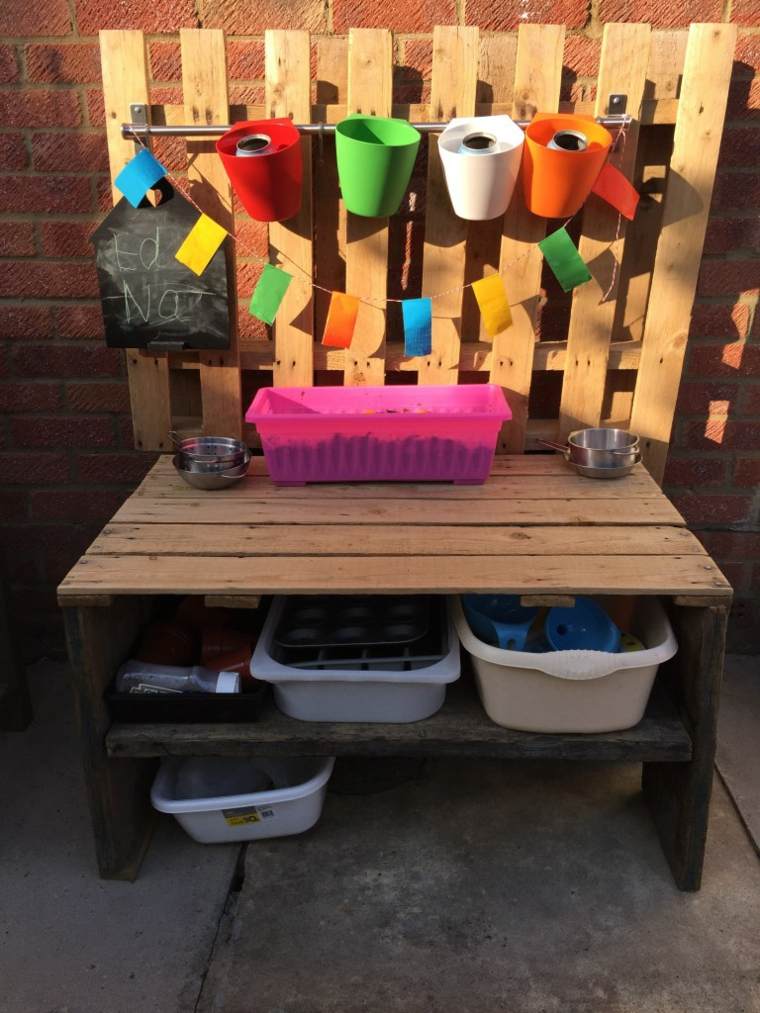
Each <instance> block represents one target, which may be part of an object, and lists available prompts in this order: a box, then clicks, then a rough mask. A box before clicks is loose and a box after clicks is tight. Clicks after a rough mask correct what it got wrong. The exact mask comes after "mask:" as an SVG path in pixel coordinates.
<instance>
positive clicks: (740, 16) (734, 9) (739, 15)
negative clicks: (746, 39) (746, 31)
mask: <svg viewBox="0 0 760 1013" xmlns="http://www.w3.org/2000/svg"><path fill="white" fill-rule="evenodd" d="M731 20H732V21H733V22H734V23H735V24H737V25H745V26H746V27H747V28H757V27H758V26H760V8H759V7H758V5H757V0H732V3H731Z"/></svg>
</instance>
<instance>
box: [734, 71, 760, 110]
mask: <svg viewBox="0 0 760 1013" xmlns="http://www.w3.org/2000/svg"><path fill="white" fill-rule="evenodd" d="M758 109H760V76H759V77H756V78H754V79H753V80H752V81H745V80H741V79H740V80H738V81H732V82H731V86H730V88H729V89H728V108H727V110H726V116H727V117H728V119H729V120H734V119H742V120H743V119H757V110H758Z"/></svg>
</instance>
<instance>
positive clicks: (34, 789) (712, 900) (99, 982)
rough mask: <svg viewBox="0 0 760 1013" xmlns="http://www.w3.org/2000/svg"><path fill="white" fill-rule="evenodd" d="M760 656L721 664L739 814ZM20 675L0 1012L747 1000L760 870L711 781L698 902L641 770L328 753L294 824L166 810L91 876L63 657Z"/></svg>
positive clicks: (541, 1011)
mask: <svg viewBox="0 0 760 1013" xmlns="http://www.w3.org/2000/svg"><path fill="white" fill-rule="evenodd" d="M757 663H758V659H741V660H733V661H732V663H731V665H730V670H729V678H728V682H727V692H726V696H725V701H726V706H725V708H724V711H723V716H722V723H723V722H725V733H724V734H723V735H722V743H721V756H720V762H721V765H722V772H723V776H724V777H725V778H726V783H727V785H728V787H729V789H730V791H731V793H732V795H733V797H734V798H735V799H736V800H737V801H738V802H739V803H740V804H741V805H744V806H750V807H752V806H755V805H756V804H757V796H756V795H753V794H752V792H753V791H754V790H755V788H756V787H757V785H758V784H760V769H759V766H758V765H760V751H758V748H757V743H758V741H760V713H758V708H757V706H756V703H754V704H753V702H752V701H753V700H754V701H757V699H758V697H759V696H760V673H758V671H757V667H758V666H757ZM31 675H32V678H31V682H32V695H33V702H34V706H35V721H34V724H33V725H32V727H31V728H30V730H29V731H28V732H26V733H23V734H20V735H19V734H16V735H0V770H1V771H2V774H1V775H0V811H2V813H3V815H4V820H3V830H2V832H0V859H1V861H0V940H2V943H1V944H0V1011H2V1013H91V1011H92V1013H96V1011H97V1013H154V1011H155V1013H175V1011H176V1013H191V1011H192V1013H196V1011H197V1013H212V1011H213V1013H217V1011H219V1013H359V1011H369V1013H375V1011H378V1013H380V1011H382V1013H393V1011H399V1013H492V1011H497V1010H498V1011H504V1013H587V1011H588V1013H591V1011H592V1010H593V1011H594V1013H596V1011H599V1013H682V1011H683V1013H703V1011H704V1013H706V1011H709V1013H758V1011H760V929H759V927H760V863H758V858H757V853H756V851H755V849H754V847H753V845H752V843H751V840H750V838H749V837H748V835H747V833H746V830H745V826H744V825H743V823H742V820H740V818H739V816H738V815H737V812H736V810H735V808H734V806H733V805H732V803H731V799H730V798H729V796H728V794H727V792H726V790H725V788H724V787H723V784H722V783H721V781H720V780H719V779H716V790H715V796H714V805H713V812H712V821H711V828H710V837H709V841H708V852H707V864H706V869H705V877H704V886H703V889H702V891H701V892H700V893H698V894H682V893H680V892H679V891H677V890H676V889H675V887H674V886H673V882H672V879H671V877H670V873H669V871H668V869H667V866H666V864H665V860H664V858H663V856H662V853H661V851H660V848H659V845H658V843H657V840H656V837H655V834H654V830H653V828H652V825H651V823H650V821H649V818H648V816H647V814H646V812H645V811H644V808H643V805H642V803H641V800H640V797H639V795H638V784H639V771H638V769H637V768H635V767H604V766H597V765H585V764H577V765H571V764H555V763H552V764H549V763H533V764H509V765H505V764H499V763H495V762H491V761H480V762H468V763H462V762H454V761H443V760H433V761H428V762H427V763H426V764H424V765H421V764H419V763H418V764H414V765H411V766H408V767H405V765H404V764H401V763H399V764H396V765H394V768H393V769H392V770H391V771H390V772H389V776H388V777H387V778H386V779H385V780H383V779H382V778H381V779H375V780H374V781H373V780H372V779H370V781H369V782H366V781H365V780H364V779H362V778H361V777H357V776H356V774H355V769H354V770H353V771H352V769H346V767H345V766H344V768H343V770H342V771H341V770H340V769H339V768H336V776H335V778H334V779H333V788H334V789H335V790H333V791H331V793H330V794H329V795H328V798H327V802H326V805H325V810H324V814H323V819H322V822H321V824H320V825H319V827H318V828H316V829H315V830H314V831H312V832H310V833H309V834H307V835H304V836H303V837H300V838H291V839H286V840H281V841H271V842H260V843H257V844H255V845H251V846H249V847H248V848H247V849H245V848H243V849H240V848H237V847H231V846H230V847H222V846H208V845H206V846H204V845H197V844H194V843H193V842H191V841H190V840H189V839H188V838H187V837H185V835H184V834H183V833H182V831H181V830H179V828H178V827H177V826H176V824H175V823H174V821H173V820H171V819H169V818H164V819H162V822H161V823H160V826H159V831H158V833H157V835H156V837H155V839H154V841H153V844H152V846H151V849H150V851H149V853H148V856H147V858H146V861H145V863H144V865H143V868H142V872H141V875H140V878H139V880H138V881H137V882H136V883H135V884H125V883H105V882H101V881H100V880H99V879H97V876H96V873H95V865H94V857H93V851H92V844H91V840H90V830H89V822H88V818H87V814H86V807H85V801H84V789H83V784H82V777H81V774H80V770H79V761H78V755H77V742H76V733H75V729H74V723H73V716H72V710H71V705H70V697H69V695H68V692H67V686H66V684H65V683H66V676H65V670H64V669H63V667H62V666H60V665H58V666H56V665H51V664H44V665H39V666H37V667H36V668H35V669H34V670H33V671H32V673H31ZM753 676H754V679H753ZM753 707H754V710H753ZM752 714H754V720H755V722H756V723H755V724H753V723H752V720H753V719H752V718H751V715H752ZM722 730H723V729H722ZM753 763H754V767H753ZM404 770H406V772H407V773H408V778H407V779H406V780H404V779H403V777H400V776H399V774H400V773H403V772H404ZM389 784H395V786H394V787H389ZM753 786H754V787H753ZM367 789H370V790H367ZM372 789H383V790H372ZM756 813H757V810H756V809H755V810H754V812H751V811H749V810H748V811H747V812H745V814H744V817H743V819H744V824H746V825H747V826H752V825H753V821H756V819H757V815H756ZM239 859H240V862H239ZM241 872H244V874H245V878H244V879H243V880H242V884H241V882H240V876H241Z"/></svg>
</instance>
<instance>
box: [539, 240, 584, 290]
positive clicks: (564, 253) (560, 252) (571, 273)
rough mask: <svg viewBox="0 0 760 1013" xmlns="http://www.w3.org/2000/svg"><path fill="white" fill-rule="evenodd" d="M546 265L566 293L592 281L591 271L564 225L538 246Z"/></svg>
mask: <svg viewBox="0 0 760 1013" xmlns="http://www.w3.org/2000/svg"><path fill="white" fill-rule="evenodd" d="M538 245H539V247H540V248H541V252H542V253H543V255H544V257H545V259H546V263H547V264H548V265H549V267H550V268H551V269H552V271H553V272H554V277H555V278H556V279H557V281H558V282H559V283H560V285H561V286H562V288H563V289H564V291H565V292H569V291H570V290H571V289H574V288H575V287H576V285H582V284H583V283H584V282H586V281H591V275H590V274H589V270H588V268H587V267H586V265H585V264H584V262H583V260H582V259H581V255H580V253H578V250H577V249H576V246H575V243H574V242H573V241H572V239H571V238H570V236H569V235H568V234H567V230H566V229H565V227H564V225H563V226H562V228H561V229H557V231H556V232H552V234H551V235H550V236H547V237H546V239H542V240H541V242H540V243H539V244H538Z"/></svg>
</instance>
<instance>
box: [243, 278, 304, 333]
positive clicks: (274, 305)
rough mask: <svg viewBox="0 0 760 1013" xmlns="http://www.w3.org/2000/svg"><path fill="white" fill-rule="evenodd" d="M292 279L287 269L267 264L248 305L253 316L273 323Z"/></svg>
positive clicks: (267, 322) (266, 322)
mask: <svg viewBox="0 0 760 1013" xmlns="http://www.w3.org/2000/svg"><path fill="white" fill-rule="evenodd" d="M292 280H293V275H292V274H288V273H287V271H281V270H280V268H279V267H273V266H272V265H271V264H265V265H264V270H263V271H262V272H261V277H260V278H259V282H258V285H257V286H256V288H255V289H254V290H253V295H252V296H251V304H250V306H249V307H248V312H249V313H250V314H251V316H252V317H256V318H257V319H259V320H263V321H264V323H265V324H273V323H274V318H275V317H276V316H277V310H278V309H279V308H280V303H281V302H282V300H283V296H284V295H285V293H286V291H287V288H288V285H289V284H290V283H291V281H292Z"/></svg>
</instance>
